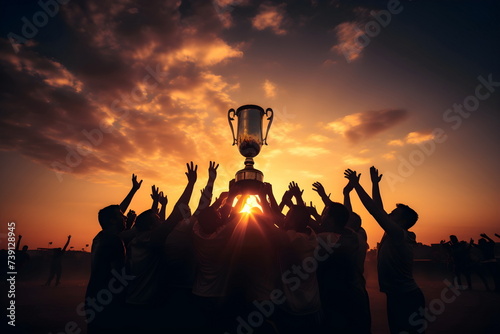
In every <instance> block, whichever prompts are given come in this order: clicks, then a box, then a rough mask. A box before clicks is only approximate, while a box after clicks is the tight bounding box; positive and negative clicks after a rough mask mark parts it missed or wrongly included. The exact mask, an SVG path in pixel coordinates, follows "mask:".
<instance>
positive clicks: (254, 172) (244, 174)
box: [235, 157, 264, 183]
mask: <svg viewBox="0 0 500 334" xmlns="http://www.w3.org/2000/svg"><path fill="white" fill-rule="evenodd" d="M253 165H254V161H253V158H248V157H247V158H246V159H245V168H243V169H241V170H239V171H238V172H237V173H236V176H235V181H236V182H238V181H247V182H246V183H248V182H256V181H257V182H258V183H262V182H263V181H264V174H262V172H261V171H260V170H258V169H255V168H253Z"/></svg>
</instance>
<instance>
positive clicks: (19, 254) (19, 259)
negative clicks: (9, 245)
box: [16, 235, 30, 272]
mask: <svg viewBox="0 0 500 334" xmlns="http://www.w3.org/2000/svg"><path fill="white" fill-rule="evenodd" d="M22 238H23V236H22V235H19V237H18V240H17V244H16V267H17V271H18V272H22V270H23V268H24V266H25V265H26V263H27V262H28V261H29V260H30V255H29V254H28V245H24V246H23V248H22V250H19V247H20V246H21V239H22Z"/></svg>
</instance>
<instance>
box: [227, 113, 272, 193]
mask: <svg viewBox="0 0 500 334" xmlns="http://www.w3.org/2000/svg"><path fill="white" fill-rule="evenodd" d="M235 116H236V117H237V118H238V125H237V132H236V136H235V135H234V128H233V123H232V122H231V121H233V120H234V117H235ZM264 116H266V117H267V121H268V122H267V129H266V134H265V136H262V133H263V131H262V129H263V125H264ZM273 116H274V112H273V110H272V109H271V108H267V109H266V111H264V109H263V108H262V107H259V106H257V105H252V104H247V105H244V106H241V107H239V108H238V109H237V110H236V111H234V109H229V111H228V112H227V119H228V122H229V126H230V127H231V132H232V134H233V145H236V144H238V150H239V151H240V153H241V155H242V156H244V157H245V168H243V169H242V170H239V171H238V172H237V173H236V176H235V181H236V182H240V184H241V183H247V184H248V187H251V188H254V187H255V186H257V185H259V186H260V184H261V183H262V182H263V181H264V174H262V172H261V171H260V170H258V169H255V168H254V167H253V165H254V161H253V158H254V157H256V156H257V155H258V154H259V153H260V149H261V147H262V145H267V135H268V134H269V129H270V128H271V124H272V122H273ZM252 185H253V186H252Z"/></svg>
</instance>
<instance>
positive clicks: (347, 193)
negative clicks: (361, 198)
mask: <svg viewBox="0 0 500 334" xmlns="http://www.w3.org/2000/svg"><path fill="white" fill-rule="evenodd" d="M353 189H354V188H353V186H352V183H351V182H350V181H349V182H347V184H346V186H345V187H344V190H342V193H343V194H344V206H345V207H346V208H347V210H349V212H352V204H351V191H352V190H353Z"/></svg>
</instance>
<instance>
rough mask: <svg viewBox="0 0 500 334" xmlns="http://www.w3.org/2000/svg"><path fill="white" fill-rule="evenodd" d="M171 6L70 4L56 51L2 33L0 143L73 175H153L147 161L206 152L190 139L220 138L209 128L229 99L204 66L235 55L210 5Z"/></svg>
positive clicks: (220, 79) (175, 3)
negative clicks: (14, 41) (135, 171)
mask: <svg viewBox="0 0 500 334" xmlns="http://www.w3.org/2000/svg"><path fill="white" fill-rule="evenodd" d="M180 4H181V2H179V1H122V2H117V1H97V0H94V1H81V2H77V1H75V2H70V3H68V5H66V6H63V7H61V15H62V17H63V19H64V22H65V29H67V33H68V35H69V36H71V41H70V42H68V43H67V44H65V45H64V46H63V45H61V47H62V49H61V50H51V52H48V50H44V46H43V45H39V44H37V43H36V42H34V43H29V44H26V45H20V46H19V52H18V53H15V52H14V50H13V48H12V45H10V43H9V42H8V41H6V40H5V39H1V40H0V79H1V80H2V83H4V84H3V85H4V86H5V87H3V89H2V91H1V93H0V94H1V95H0V113H1V114H0V115H1V119H0V140H1V141H0V150H4V151H17V152H19V153H20V154H22V155H23V156H26V157H28V158H30V159H31V160H33V161H36V162H38V163H41V164H43V165H45V166H47V167H49V168H52V169H54V170H55V171H57V172H72V173H77V174H82V175H85V174H91V173H96V172H99V171H106V172H119V173H120V172H123V171H126V170H130V169H131V168H134V167H138V168H140V169H141V170H142V171H143V172H144V173H145V174H149V175H156V174H157V170H156V169H155V167H154V165H155V163H158V162H160V161H161V162H162V163H166V162H168V161H178V160H181V161H184V160H185V159H192V158H193V157H192V156H191V155H192V154H190V153H189V152H193V150H194V151H195V154H198V153H199V155H200V156H203V155H204V154H208V152H205V151H204V150H200V151H198V152H197V151H196V150H197V149H198V148H199V143H198V142H197V139H196V138H197V136H200V135H201V134H204V135H205V136H206V137H207V138H206V140H210V141H214V142H218V141H220V140H219V139H218V138H217V136H218V133H217V132H214V131H209V130H210V129H209V127H210V126H211V122H212V120H213V119H214V117H220V110H222V109H227V108H228V105H229V104H231V100H230V99H229V95H228V94H227V92H228V91H229V90H230V89H231V85H230V84H229V83H227V82H226V81H225V79H224V78H223V77H221V76H217V75H215V74H214V73H212V72H211V67H212V66H213V65H216V64H219V63H221V62H223V61H226V60H228V59H231V58H234V57H241V56H242V52H241V51H239V50H238V49H237V48H236V47H234V46H231V45H229V44H228V43H227V42H225V41H224V40H222V39H220V38H219V37H218V32H219V31H220V30H221V29H223V26H222V23H221V21H220V19H219V17H218V15H217V13H216V12H215V9H214V7H213V6H212V5H211V4H210V2H192V3H190V6H189V8H180V7H179V6H180ZM48 54H50V55H51V56H48ZM5 83H8V84H5ZM234 84H236V83H234ZM187 129H189V130H187ZM193 133H195V134H196V135H193ZM196 152H197V153H196Z"/></svg>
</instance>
